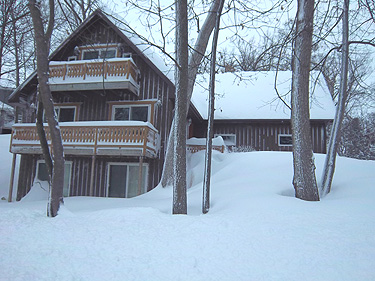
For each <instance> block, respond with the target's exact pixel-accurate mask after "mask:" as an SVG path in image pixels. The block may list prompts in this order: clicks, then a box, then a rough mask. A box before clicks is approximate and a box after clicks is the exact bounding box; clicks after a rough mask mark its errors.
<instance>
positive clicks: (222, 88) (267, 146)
mask: <svg viewBox="0 0 375 281" xmlns="http://www.w3.org/2000/svg"><path fill="white" fill-rule="evenodd" d="M291 77H292V72H291V71H279V72H278V73H276V72H274V71H267V72H239V73H232V72H227V73H221V74H217V75H216V86H215V95H216V96H215V118H214V135H215V136H222V137H223V139H224V142H225V143H226V145H227V146H228V147H229V149H230V150H232V151H252V150H257V151H292V131H291V123H290V115H291V114H290V108H289V107H288V106H289V105H290V88H291ZM208 79H209V75H202V76H201V77H200V78H198V83H196V86H195V88H194V92H193V97H192V103H193V104H194V106H195V108H196V109H197V110H198V111H199V112H200V114H201V116H202V117H201V119H200V120H199V121H198V122H197V121H196V122H194V123H193V125H192V128H190V132H191V135H194V136H196V137H205V136H206V128H207V118H208V115H207V108H208V106H207V103H208V90H207V88H208V86H206V85H208ZM310 80H311V85H310V93H311V97H310V125H311V136H312V144H313V151H314V152H316V153H326V145H327V134H328V133H327V132H328V131H329V127H330V125H331V123H332V121H333V118H334V116H335V106H334V103H333V101H332V99H331V96H330V95H329V92H328V89H327V87H326V86H325V84H324V81H322V80H323V79H321V78H320V77H319V74H318V73H312V77H311V79H310Z"/></svg>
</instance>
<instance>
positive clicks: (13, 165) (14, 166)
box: [8, 153, 17, 202]
mask: <svg viewBox="0 0 375 281" xmlns="http://www.w3.org/2000/svg"><path fill="white" fill-rule="evenodd" d="M16 160H17V154H16V153H14V154H13V160H12V170H11V172H10V183H9V194H8V202H12V196H13V185H14V172H15V169H16Z"/></svg>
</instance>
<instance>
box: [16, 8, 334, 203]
mask: <svg viewBox="0 0 375 281" xmlns="http://www.w3.org/2000/svg"><path fill="white" fill-rule="evenodd" d="M137 40H138V39H137V37H134V34H130V33H128V32H127V31H126V30H125V29H121V28H120V27H119V25H118V23H115V21H114V19H112V18H110V17H109V16H106V15H104V14H103V13H102V12H101V11H100V10H97V11H96V12H94V13H93V14H92V15H91V16H89V17H88V18H87V19H86V20H85V21H84V22H83V23H82V24H81V25H80V26H79V27H78V28H77V29H76V30H75V31H74V32H73V33H72V34H71V35H70V36H69V37H68V38H67V39H66V40H65V41H64V42H63V43H62V44H61V45H60V46H59V47H58V48H57V49H56V50H55V51H54V52H53V53H52V54H51V56H50V72H49V75H50V77H49V85H50V88H51V91H52V95H53V101H54V105H55V111H56V115H57V118H58V121H59V124H60V129H61V135H62V141H63V145H64V153H65V180H64V196H98V197H125V198H127V197H134V196H137V195H140V194H142V193H144V192H147V191H149V190H151V189H152V188H154V187H155V186H156V185H157V184H158V183H159V181H160V177H161V172H162V167H163V163H164V156H165V151H166V144H167V138H168V135H169V131H170V126H171V123H172V117H173V116H172V114H173V109H174V94H175V86H174V84H173V82H172V81H171V80H172V79H170V78H168V75H167V71H168V69H166V66H165V65H164V64H163V63H160V62H161V60H158V58H157V57H156V56H155V53H152V50H151V49H143V48H142V45H138V44H137ZM239 75H240V76H241V75H244V76H248V75H250V76H251V77H250V76H249V77H240V76H239ZM280 75H281V76H283V75H284V74H280ZM287 75H290V73H289V74H287ZM263 76H264V77H263ZM266 76H267V77H272V76H271V75H269V73H268V75H265V74H264V73H258V74H255V73H252V74H249V73H247V74H245V73H243V74H233V73H226V74H220V75H218V76H217V78H218V84H217V87H216V89H217V92H218V96H217V101H216V115H215V125H214V126H215V127H214V131H215V135H217V136H222V137H223V139H224V142H225V143H226V144H227V146H228V147H229V148H230V149H231V150H233V151H239V150H247V149H249V148H251V149H255V150H286V151H290V150H291V140H290V136H291V130H290V112H289V111H288V108H287V107H286V106H284V105H283V103H281V101H279V100H278V99H277V98H275V91H274V89H273V86H272V87H271V86H270V85H269V83H270V82H269V78H267V79H268V80H267V79H266V78H265V77H266ZM284 78H285V77H284ZM284 78H283V79H284ZM206 79H207V77H206ZM288 79H289V80H290V77H289V76H288ZM266 80H267V81H266ZM286 81H287V80H286ZM286 81H284V82H283V83H284V84H283V85H284V86H285V85H287V87H286V88H283V91H280V92H281V95H283V96H284V94H285V93H284V92H285V91H284V90H285V89H289V88H290V81H287V82H286ZM37 84H38V83H37V78H36V73H35V72H34V73H33V74H32V75H31V76H30V77H29V78H28V79H27V80H26V81H25V82H24V83H23V84H22V85H21V86H19V87H18V88H17V89H16V90H15V91H14V92H13V93H12V95H11V96H10V98H9V102H10V103H12V104H13V105H16V106H18V108H20V109H22V110H21V111H22V112H23V114H22V123H19V124H15V125H14V126H13V129H12V138H11V144H10V151H11V152H12V153H13V154H14V155H21V161H20V167H19V171H20V172H19V180H18V183H16V185H17V190H18V191H17V200H20V199H21V198H22V197H23V196H25V195H26V194H27V193H28V191H29V190H30V188H31V186H32V185H33V183H34V182H35V181H45V180H47V179H48V176H47V171H46V167H45V163H44V161H43V157H42V151H41V147H40V144H39V139H38V135H37V131H36V126H35V104H37ZM200 85H202V84H201V83H197V85H196V87H195V91H194V94H193V99H192V104H191V106H190V110H189V116H188V119H189V122H187V125H188V126H189V130H188V131H189V137H200V138H204V137H205V134H206V133H205V131H206V128H207V113H206V112H207V90H206V89H204V88H202V87H200ZM251 85H257V87H256V88H257V89H254V88H251ZM320 94H321V92H320V91H315V94H314V97H315V98H316V100H317V101H321V99H320V97H319V95H320ZM256 96H257V98H255V97H256ZM286 103H287V101H286ZM317 105H318V106H317V107H316V108H317V109H319V108H321V107H324V106H326V104H325V103H324V102H323V103H319V102H318V103H317ZM322 105H324V106H322ZM332 108H334V107H333V105H332V107H329V108H328V110H326V109H324V110H322V111H321V112H320V113H319V110H315V109H314V110H312V112H314V113H313V114H312V120H311V125H312V136H313V145H314V151H315V152H320V153H324V152H325V147H326V138H327V133H326V129H327V125H328V124H329V122H330V121H331V120H332V116H331V115H330V114H331V111H332ZM265 109H267V110H265ZM317 112H318V114H317V115H316V116H315V114H316V113H317ZM326 113H327V114H326ZM45 129H46V134H47V139H49V131H48V126H47V124H46V126H45ZM193 143H195V144H197V143H199V142H196V141H194V142H193ZM202 148H204V146H203V145H200V146H199V145H195V147H194V148H191V147H190V151H196V150H197V149H198V150H199V149H202ZM215 149H217V150H219V151H222V147H216V148H215ZM13 159H14V160H15V157H13ZM14 163H15V161H13V165H14Z"/></svg>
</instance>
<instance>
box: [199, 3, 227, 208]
mask: <svg viewBox="0 0 375 281" xmlns="http://www.w3.org/2000/svg"><path fill="white" fill-rule="evenodd" d="M223 5H224V0H221V1H220V6H219V9H218V10H217V13H216V23H215V31H214V37H213V40H212V48H211V65H210V85H209V89H208V91H209V94H210V98H209V105H208V124H207V138H206V155H205V167H204V181H203V201H202V213H203V214H206V213H208V211H209V209H210V184H211V160H212V137H213V134H214V113H215V74H216V50H217V40H218V38H219V28H220V16H221V11H222V10H223Z"/></svg>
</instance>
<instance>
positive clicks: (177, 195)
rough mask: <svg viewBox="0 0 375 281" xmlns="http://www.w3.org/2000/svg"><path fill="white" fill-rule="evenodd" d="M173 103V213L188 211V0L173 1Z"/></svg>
mask: <svg viewBox="0 0 375 281" xmlns="http://www.w3.org/2000/svg"><path fill="white" fill-rule="evenodd" d="M176 60H177V65H176V79H175V80H176V105H175V114H174V120H175V122H174V128H173V131H174V136H175V143H174V159H173V160H174V161H173V166H174V180H173V214H187V196H186V115H187V112H186V101H187V84H188V81H187V79H186V77H187V75H188V60H189V53H188V19H187V0H177V1H176Z"/></svg>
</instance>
